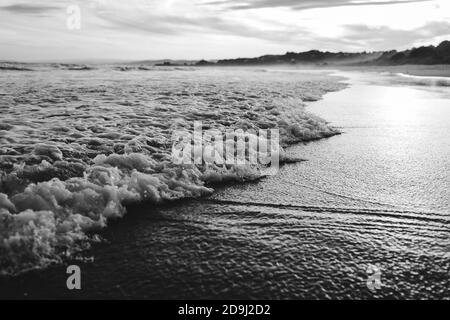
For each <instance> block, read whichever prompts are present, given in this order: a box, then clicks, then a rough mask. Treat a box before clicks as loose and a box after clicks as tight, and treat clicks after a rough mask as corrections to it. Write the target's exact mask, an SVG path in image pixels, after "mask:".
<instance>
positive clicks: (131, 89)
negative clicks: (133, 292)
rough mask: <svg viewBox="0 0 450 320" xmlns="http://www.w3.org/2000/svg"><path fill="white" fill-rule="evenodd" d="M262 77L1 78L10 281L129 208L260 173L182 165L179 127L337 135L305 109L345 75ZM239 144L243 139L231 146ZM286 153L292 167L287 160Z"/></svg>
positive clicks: (62, 71) (59, 72)
mask: <svg viewBox="0 0 450 320" xmlns="http://www.w3.org/2000/svg"><path fill="white" fill-rule="evenodd" d="M265 71H266V70H263V69H221V68H218V69H214V68H207V69H206V68H201V69H193V68H147V67H146V68H144V67H134V68H132V67H113V66H97V67H95V68H91V67H85V66H72V65H69V66H66V65H31V66H28V67H27V68H19V67H18V66H14V67H11V66H10V67H8V66H6V67H4V69H3V71H2V73H0V83H1V92H0V109H1V114H0V168H1V178H0V274H4V275H14V274H18V273H21V272H24V271H27V270H30V269H35V268H44V267H46V266H48V265H51V264H54V263H61V262H63V261H64V259H70V258H73V257H74V256H75V255H76V254H77V253H78V252H80V251H83V250H85V249H86V248H87V247H89V245H90V244H91V243H92V242H98V241H99V240H100V239H99V237H98V236H97V233H98V232H97V231H98V230H100V229H102V228H104V227H106V226H107V224H108V221H109V220H111V219H115V218H120V217H123V216H124V215H125V213H126V210H127V209H126V206H128V205H132V204H134V205H136V204H142V203H144V202H145V203H152V204H154V205H156V204H161V203H164V202H170V201H174V200H179V199H185V198H195V197H200V196H205V195H209V194H211V193H212V192H213V191H214V189H213V188H212V187H211V186H209V185H208V184H211V183H220V182H225V181H243V180H254V179H258V178H260V177H261V176H262V174H261V171H260V168H258V167H257V166H256V167H255V166H254V167H250V166H245V167H242V166H234V165H227V166H225V165H197V166H193V165H191V166H180V165H175V164H174V163H173V161H172V157H171V147H172V143H173V141H172V140H171V139H172V134H173V133H174V132H175V131H180V130H184V131H186V132H189V131H192V129H193V124H194V121H202V124H203V129H214V130H218V131H220V132H225V130H229V129H244V130H250V129H255V130H257V129H270V128H277V129H279V130H280V143H281V144H282V145H287V144H292V143H294V142H299V141H308V140H311V139H317V138H322V137H327V136H332V135H334V134H336V133H337V130H335V129H333V128H331V127H329V126H328V125H327V124H326V122H325V121H324V120H322V119H320V118H318V117H316V116H314V115H312V114H310V113H308V112H306V111H305V110H304V106H305V104H304V101H314V100H317V99H320V97H321V96H322V95H323V94H324V93H326V92H329V91H334V90H338V89H340V88H342V87H343V86H344V85H343V84H341V83H339V82H338V81H337V79H336V78H332V77H329V76H328V77H326V76H324V75H320V74H313V73H309V74H308V73H303V74H300V73H296V74H291V75H289V74H288V75H286V74H285V73H281V72H265ZM233 143H234V142H233ZM283 159H284V158H283V154H282V160H283Z"/></svg>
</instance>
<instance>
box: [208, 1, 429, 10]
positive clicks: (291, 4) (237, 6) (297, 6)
mask: <svg viewBox="0 0 450 320" xmlns="http://www.w3.org/2000/svg"><path fill="white" fill-rule="evenodd" d="M427 1H432V0H361V1H355V0H303V1H298V0H277V1H275V0H246V1H241V0H237V1H236V0H219V1H211V2H207V3H205V4H206V5H219V6H224V7H225V8H226V9H233V10H243V9H262V8H275V7H288V8H291V9H293V10H306V9H316V8H331V7H343V6H366V5H388V4H400V3H412V2H427Z"/></svg>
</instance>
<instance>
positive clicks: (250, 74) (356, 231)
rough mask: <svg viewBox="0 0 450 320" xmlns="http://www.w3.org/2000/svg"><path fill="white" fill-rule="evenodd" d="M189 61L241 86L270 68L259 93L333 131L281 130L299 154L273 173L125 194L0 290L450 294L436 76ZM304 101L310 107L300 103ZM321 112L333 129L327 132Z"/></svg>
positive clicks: (449, 175)
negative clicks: (142, 195)
mask: <svg viewBox="0 0 450 320" xmlns="http://www.w3.org/2000/svg"><path fill="white" fill-rule="evenodd" d="M83 72H84V71H83ZM89 72H91V71H89ZM178 72H186V71H175V74H174V75H177V73H178ZM189 72H192V74H191V75H190V77H191V78H190V79H191V80H192V79H197V77H200V76H202V77H205V78H206V79H207V80H205V83H208V84H211V82H212V81H213V80H214V81H218V80H217V79H220V78H222V79H223V78H225V79H226V80H224V81H225V83H227V81H230V79H231V78H232V77H235V76H236V74H239V75H240V80H239V82H238V84H236V85H237V86H239V87H241V88H242V87H247V88H249V89H247V90H248V92H254V88H255V86H256V83H261V82H264V81H265V82H264V83H263V84H261V86H262V87H264V88H265V89H261V92H265V90H267V95H266V97H267V98H266V99H271V98H273V97H274V96H275V97H276V94H275V93H274V92H277V91H280V92H286V91H284V90H287V92H290V96H289V99H288V100H289V101H292V103H293V104H291V105H289V106H290V107H289V110H296V111H295V112H296V113H298V117H300V118H302V119H305V117H312V118H313V119H315V121H319V120H318V119H319V118H316V117H315V116H312V115H311V114H310V113H309V112H311V113H313V114H315V115H318V116H320V117H321V118H322V119H326V120H327V121H329V122H330V123H329V124H327V123H324V122H321V121H319V122H318V123H317V124H315V125H314V126H312V127H310V128H311V129H310V130H312V131H310V132H327V133H326V134H323V136H320V137H326V136H328V135H329V136H330V137H328V138H324V139H321V140H315V139H314V134H312V133H309V134H308V135H307V136H300V138H299V139H296V138H294V137H293V136H292V134H290V135H286V134H285V135H284V137H285V139H286V140H285V141H286V143H287V142H288V141H289V142H294V141H297V142H299V143H297V144H294V145H292V146H290V147H286V148H285V152H286V154H287V155H286V157H288V158H289V157H293V158H302V159H305V160H306V161H301V162H296V163H287V164H285V165H284V166H282V167H281V168H280V170H279V172H278V174H277V175H274V176H269V177H263V178H261V179H256V180H252V181H242V179H237V180H236V178H235V180H227V182H226V183H225V184H223V183H221V184H213V185H208V187H209V188H213V189H214V192H212V193H207V194H205V195H203V196H202V197H196V198H195V199H186V198H185V197H182V200H179V201H174V202H167V201H165V202H163V203H160V204H159V205H155V203H154V201H144V202H142V201H140V202H139V201H138V202H134V203H132V204H131V205H128V206H127V211H128V213H127V214H126V215H124V216H123V218H121V219H112V220H111V219H110V220H108V221H109V222H108V227H107V228H102V229H100V231H96V232H95V233H94V234H98V235H99V238H100V241H99V242H98V243H94V244H92V245H91V246H90V247H88V248H85V249H84V250H83V251H81V252H80V253H78V254H71V255H70V256H68V257H65V258H62V259H61V261H59V262H60V263H59V264H46V268H45V269H42V268H41V269H37V270H32V271H29V272H25V273H21V274H19V275H17V276H14V277H11V276H3V277H1V278H0V288H1V289H0V293H1V296H4V297H25V298H27V297H44V298H45V297H46V298H54V297H66V298H80V297H83V298H101V297H109V298H155V299H158V298H180V299H191V298H192V299H193V298H225V299H233V298H234V299H239V298H259V299H261V298H263V299H304V298H309V299H310V298H313V299H314V298H336V299H346V298H363V299H364V298H366V299H371V298H425V299H426V298H447V299H448V298H450V290H449V288H450V274H449V270H450V238H449V236H450V232H449V231H450V227H449V222H450V193H449V192H450V191H449V188H448V187H449V184H450V170H449V169H450V145H449V143H448V141H449V137H450V103H449V101H450V100H449V99H450V91H449V90H450V88H449V87H448V86H446V85H442V83H444V82H442V81H441V80H442V79H439V80H440V81H441V82H438V83H437V82H436V81H435V80H436V79H429V78H426V77H424V78H419V79H417V78H416V77H414V78H411V77H405V76H403V75H399V74H394V73H392V74H391V73H367V72H366V73H359V72H334V73H333V72H323V71H321V72H317V71H298V70H288V72H286V70H266V71H265V72H263V71H261V70H253V69H250V70H248V69H246V70H240V69H234V70H228V69H224V70H220V71H217V70H209V69H202V70H200V71H198V70H196V71H189ZM195 72H197V73H195ZM228 72H231V74H230V73H228ZM259 74H263V75H262V76H261V75H259ZM213 75H214V76H213ZM124 77H129V76H128V75H126V76H124ZM153 77H154V76H153ZM168 77H170V75H168ZM180 77H182V78H184V77H186V76H180ZM261 77H262V78H261ZM343 79H345V80H343ZM418 80H420V81H419V83H418ZM147 81H149V80H147ZM278 81H279V85H275V84H276V83H277V82H278ZM338 81H340V82H341V83H340V84H339V83H338ZM173 82H174V81H173V80H171V81H170V83H173ZM272 82H273V83H272ZM244 84H245V85H244ZM222 85H223V84H222ZM276 88H278V89H276ZM289 88H292V89H289ZM337 89H342V90H340V91H336V92H331V93H327V94H326V95H325V96H324V99H323V100H320V101H317V102H311V101H312V100H316V99H318V98H319V97H320V96H321V95H322V94H324V93H325V92H327V91H335V90H337ZM208 90H209V89H208ZM315 90H319V91H315ZM224 91H226V92H228V90H224ZM311 92H314V94H313V95H311ZM250 94H251V93H250ZM224 95H225V96H226V95H227V94H224ZM305 95H306V96H305ZM215 96H217V95H215ZM261 96H262V94H259V95H258V98H256V97H255V98H254V99H255V103H256V101H259V100H258V99H259V97H261ZM285 98H286V97H285V96H283V97H282V98H281V99H282V101H283V102H285V101H286V100H285ZM274 99H275V98H274ZM277 99H278V98H276V99H275V100H276V101H278V100H277ZM294 100H295V101H296V104H294ZM300 100H301V101H300ZM244 101H248V99H246V100H244ZM302 101H303V103H302ZM305 101H309V102H308V103H307V107H306V109H304V108H303V107H300V108H296V107H295V106H296V105H298V106H303V104H304V102H305ZM261 103H262V105H264V104H265V103H266V102H264V101H262V102H261ZM225 105H226V103H225ZM225 110H227V109H225ZM283 112H284V111H283ZM238 114H239V115H238V116H237V118H241V116H240V115H242V113H238ZM263 115H265V114H264V113H262V114H261V116H263ZM282 115H283V113H281V114H280V115H277V117H280V116H282ZM293 120H294V121H293V122H292V123H302V122H299V121H301V120H299V118H296V119H293ZM253 123H254V122H253ZM303 123H304V122H303ZM319 123H320V125H318V124H319ZM330 126H332V127H333V128H337V129H338V130H339V131H340V132H342V134H341V135H333V134H330V131H327V130H332V132H335V129H329V128H330ZM302 127H303V126H301V128H302ZM317 128H321V129H320V130H318V129H317ZM326 128H328V129H326ZM286 132H288V131H286ZM294 132H298V130H294ZM291 133H292V132H291ZM318 137H319V136H318ZM301 140H303V141H301ZM309 140H314V141H309ZM125 154H126V153H125ZM96 156H98V155H96ZM146 156H147V155H146ZM150 156H151V153H150ZM94 159H95V158H94ZM101 159H103V158H101ZM113 164H114V165H115V164H116V162H113ZM109 165H111V164H109ZM102 166H105V164H104V163H102ZM106 167H108V166H106ZM108 168H109V167H108ZM119 169H120V168H119ZM199 170H200V169H199ZM205 183H207V182H205ZM201 185H202V184H201ZM202 186H203V185H202ZM33 210H35V209H33ZM10 214H15V213H10ZM3 221H5V220H3ZM3 228H6V227H5V225H3ZM19 230H22V229H19ZM83 234H84V233H83ZM87 235H88V236H90V235H91V233H89V232H88V233H87ZM11 238H13V237H12V236H11ZM27 239H29V238H27ZM91 240H92V239H91ZM24 243H27V242H24ZM24 247H26V245H24ZM55 252H56V251H55ZM4 261H7V260H4ZM72 263H74V264H78V265H80V267H81V269H82V290H80V291H69V290H67V289H66V287H65V281H66V276H67V275H66V273H65V267H66V265H67V264H72ZM371 267H376V268H378V269H379V270H380V287H379V289H374V290H371V289H370V283H369V285H368V280H370V274H369V273H368V269H370V268H371ZM372 289H373V288H372Z"/></svg>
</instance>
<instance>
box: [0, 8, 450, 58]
mask: <svg viewBox="0 0 450 320" xmlns="http://www.w3.org/2000/svg"><path fill="white" fill-rule="evenodd" d="M78 10H79V11H78ZM78 13H79V14H78ZM78 18H79V19H78ZM446 39H448V40H450V1H449V0H296V1H295V0H234V1H233V0H126V1H124V0H40V1H36V0H13V1H11V0H0V60H16V61H65V60H66V61H69V60H89V59H94V60H103V59H105V60H108V59H117V60H152V59H190V60H198V59H223V58H237V57H255V56H260V55H263V54H282V53H285V52H286V51H295V52H299V51H307V50H310V49H318V50H328V51H352V52H354V51H378V50H390V49H398V50H404V49H407V48H411V47H414V46H420V45H430V44H433V45H437V44H439V42H441V41H443V40H446Z"/></svg>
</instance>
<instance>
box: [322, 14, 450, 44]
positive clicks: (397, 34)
mask: <svg viewBox="0 0 450 320" xmlns="http://www.w3.org/2000/svg"><path fill="white" fill-rule="evenodd" d="M343 28H344V36H343V38H344V39H345V42H346V43H345V44H346V45H347V46H349V45H350V46H354V47H355V48H360V49H365V48H370V49H372V50H388V49H396V48H397V49H406V48H409V47H411V46H413V45H415V44H417V45H423V44H430V40H432V39H433V38H436V37H439V36H447V35H449V30H450V22H449V21H435V22H429V23H426V24H424V25H423V26H421V27H418V28H415V29H412V30H401V29H393V28H390V27H388V26H379V27H369V26H367V25H344V26H343ZM321 40H322V41H326V39H321Z"/></svg>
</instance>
